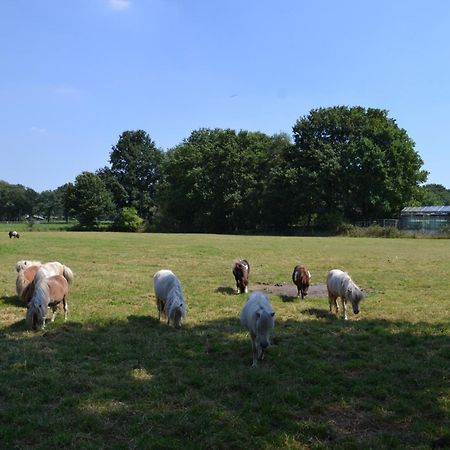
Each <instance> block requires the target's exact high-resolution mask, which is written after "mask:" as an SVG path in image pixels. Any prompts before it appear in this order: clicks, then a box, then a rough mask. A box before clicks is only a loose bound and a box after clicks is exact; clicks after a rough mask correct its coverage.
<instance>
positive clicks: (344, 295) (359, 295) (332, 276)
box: [327, 269, 364, 320]
mask: <svg viewBox="0 0 450 450" xmlns="http://www.w3.org/2000/svg"><path fill="white" fill-rule="evenodd" d="M327 290H328V300H329V303H330V312H332V306H333V305H334V307H335V308H336V313H338V311H339V305H338V302H337V299H338V297H340V298H341V302H342V313H343V318H344V320H347V301H350V303H351V304H352V309H353V312H354V314H359V312H360V310H361V309H360V303H361V300H362V299H363V298H364V293H363V291H362V290H361V289H360V288H359V287H358V286H357V285H356V284H355V282H354V281H353V280H352V279H351V277H350V275H349V274H348V273H347V272H343V271H342V270H339V269H333V270H330V271H329V272H328V275H327Z"/></svg>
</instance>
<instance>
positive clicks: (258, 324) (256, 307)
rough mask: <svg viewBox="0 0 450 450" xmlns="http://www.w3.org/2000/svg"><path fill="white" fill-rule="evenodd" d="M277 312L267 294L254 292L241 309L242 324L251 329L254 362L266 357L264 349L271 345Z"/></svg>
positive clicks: (256, 362)
mask: <svg viewBox="0 0 450 450" xmlns="http://www.w3.org/2000/svg"><path fill="white" fill-rule="evenodd" d="M274 316H275V313H274V311H273V308H272V305H271V303H270V302H269V299H268V298H267V296H266V294H264V293H263V292H253V293H252V294H250V296H249V298H248V300H247V302H246V303H245V305H244V307H243V308H242V311H241V317H240V318H241V324H242V325H243V326H244V327H246V328H247V329H248V330H249V331H250V338H251V340H252V352H253V364H252V367H256V366H257V365H258V360H262V359H263V358H264V350H265V349H266V348H267V347H268V346H269V336H270V332H271V331H272V329H273V327H274V325H275V317H274Z"/></svg>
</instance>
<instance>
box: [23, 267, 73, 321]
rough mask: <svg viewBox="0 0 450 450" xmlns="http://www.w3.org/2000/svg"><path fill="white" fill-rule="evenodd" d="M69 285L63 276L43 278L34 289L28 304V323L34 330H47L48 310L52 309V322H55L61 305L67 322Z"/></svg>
mask: <svg viewBox="0 0 450 450" xmlns="http://www.w3.org/2000/svg"><path fill="white" fill-rule="evenodd" d="M68 295H69V283H68V282H67V280H66V279H65V278H64V277H63V276H62V275H53V276H50V277H46V278H41V279H40V280H39V281H38V282H37V283H36V284H35V287H34V291H33V296H32V298H31V300H30V302H29V304H28V310H27V323H28V325H29V326H30V327H31V329H33V330H37V329H38V328H42V329H43V328H45V321H46V319H47V309H48V308H52V311H53V314H52V319H51V321H52V322H53V321H54V320H55V316H56V311H57V309H58V305H59V304H60V303H62V304H63V308H64V320H65V321H66V320H67V299H68Z"/></svg>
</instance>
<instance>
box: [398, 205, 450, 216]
mask: <svg viewBox="0 0 450 450" xmlns="http://www.w3.org/2000/svg"><path fill="white" fill-rule="evenodd" d="M401 213H402V214H403V213H419V214H442V213H443V214H450V206H407V207H406V208H403V209H402V210H401Z"/></svg>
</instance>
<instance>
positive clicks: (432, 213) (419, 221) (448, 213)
mask: <svg viewBox="0 0 450 450" xmlns="http://www.w3.org/2000/svg"><path fill="white" fill-rule="evenodd" d="M449 227H450V206H418V207H415V206H408V207H406V208H403V209H402V210H401V212H400V220H399V222H398V228H399V229H401V230H410V231H421V232H423V233H440V232H443V231H446V230H448V229H449Z"/></svg>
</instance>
